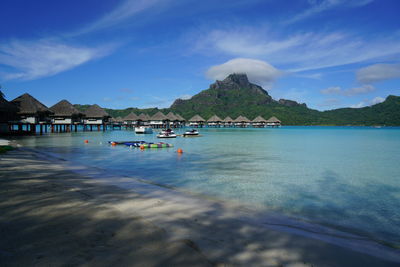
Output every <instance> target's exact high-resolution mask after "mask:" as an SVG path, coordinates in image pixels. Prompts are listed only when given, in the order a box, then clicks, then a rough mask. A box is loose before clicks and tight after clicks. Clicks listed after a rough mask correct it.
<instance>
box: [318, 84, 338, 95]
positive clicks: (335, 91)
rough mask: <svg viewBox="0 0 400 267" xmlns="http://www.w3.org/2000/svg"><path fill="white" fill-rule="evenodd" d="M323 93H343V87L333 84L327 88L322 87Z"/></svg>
mask: <svg viewBox="0 0 400 267" xmlns="http://www.w3.org/2000/svg"><path fill="white" fill-rule="evenodd" d="M321 93H322V94H324V95H329V94H341V93H342V88H340V86H332V87H329V88H326V89H322V90H321Z"/></svg>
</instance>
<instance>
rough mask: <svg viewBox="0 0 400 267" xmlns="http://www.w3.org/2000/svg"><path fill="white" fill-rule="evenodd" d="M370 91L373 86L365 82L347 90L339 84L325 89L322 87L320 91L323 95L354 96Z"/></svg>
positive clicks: (373, 89) (373, 88) (372, 89)
mask: <svg viewBox="0 0 400 267" xmlns="http://www.w3.org/2000/svg"><path fill="white" fill-rule="evenodd" d="M372 91H375V87H374V86H372V85H370V84H365V85H362V86H360V87H354V88H350V89H347V90H343V89H342V88H341V87H340V86H333V87H329V88H326V89H322V90H321V93H322V94H325V95H345V96H354V95H359V94H366V93H369V92H372Z"/></svg>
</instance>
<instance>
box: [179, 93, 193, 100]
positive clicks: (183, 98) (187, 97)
mask: <svg viewBox="0 0 400 267" xmlns="http://www.w3.org/2000/svg"><path fill="white" fill-rule="evenodd" d="M178 98H180V99H182V100H188V99H190V98H192V95H188V94H186V95H181V96H179V97H178Z"/></svg>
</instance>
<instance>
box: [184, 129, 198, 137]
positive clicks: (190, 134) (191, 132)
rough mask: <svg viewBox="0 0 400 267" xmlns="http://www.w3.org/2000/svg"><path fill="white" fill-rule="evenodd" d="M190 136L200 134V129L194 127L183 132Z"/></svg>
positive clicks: (185, 135)
mask: <svg viewBox="0 0 400 267" xmlns="http://www.w3.org/2000/svg"><path fill="white" fill-rule="evenodd" d="M190 136H199V131H197V130H195V129H192V130H188V131H186V132H185V133H184V134H183V137H190Z"/></svg>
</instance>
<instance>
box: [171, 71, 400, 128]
mask: <svg viewBox="0 0 400 267" xmlns="http://www.w3.org/2000/svg"><path fill="white" fill-rule="evenodd" d="M170 110H171V111H172V112H176V113H179V114H182V115H183V116H185V117H186V118H190V117H191V116H193V115H195V114H199V115H201V116H202V117H203V118H206V119H207V118H209V117H211V116H212V115H214V114H217V115H218V116H220V117H225V116H231V117H232V118H235V117H237V116H239V115H244V116H246V117H247V118H249V119H251V120H252V119H254V118H255V117H256V116H258V115H261V116H263V117H264V118H267V119H268V118H269V117H271V116H276V117H278V118H279V119H280V120H281V121H282V123H283V124H284V125H388V126H389V125H391V126H393V125H400V97H398V96H388V97H387V99H386V100H385V101H384V102H382V103H380V104H376V105H373V106H370V107H364V108H342V109H335V110H329V111H322V112H321V111H318V110H314V109H309V108H308V107H307V105H306V104H300V103H297V102H296V101H293V100H287V99H280V100H279V101H275V100H273V99H272V98H271V96H270V95H269V94H268V92H267V91H265V90H264V89H263V88H261V87H260V86H258V85H255V84H252V83H250V82H249V80H248V79H247V76H246V74H231V75H229V76H228V77H227V78H226V79H224V80H223V81H216V82H215V83H213V84H211V85H210V88H209V89H206V90H204V91H201V92H200V93H198V94H197V95H195V96H193V97H192V98H191V99H188V100H182V99H177V100H176V101H175V102H174V103H173V104H172V106H171V107H170Z"/></svg>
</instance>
